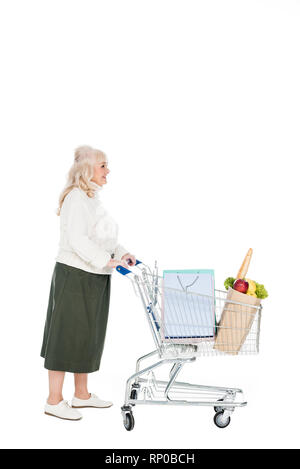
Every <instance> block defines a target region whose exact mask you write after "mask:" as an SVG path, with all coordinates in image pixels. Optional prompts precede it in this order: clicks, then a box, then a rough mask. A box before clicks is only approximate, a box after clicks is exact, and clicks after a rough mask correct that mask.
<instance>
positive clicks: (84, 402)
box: [72, 394, 113, 409]
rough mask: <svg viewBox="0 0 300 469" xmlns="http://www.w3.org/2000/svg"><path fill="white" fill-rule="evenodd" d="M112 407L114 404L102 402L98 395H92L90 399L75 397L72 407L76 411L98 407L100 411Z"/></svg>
mask: <svg viewBox="0 0 300 469" xmlns="http://www.w3.org/2000/svg"><path fill="white" fill-rule="evenodd" d="M112 405H113V403H112V402H110V401H102V400H101V399H99V397H98V396H96V394H91V397H90V398H89V399H78V398H77V397H75V396H74V397H73V399H72V407H73V408H75V409H84V408H85V407H97V408H99V409H104V408H106V407H111V406H112Z"/></svg>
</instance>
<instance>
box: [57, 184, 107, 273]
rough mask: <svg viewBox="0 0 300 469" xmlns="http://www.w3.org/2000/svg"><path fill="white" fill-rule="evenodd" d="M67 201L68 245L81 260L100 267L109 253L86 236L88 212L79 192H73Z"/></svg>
mask: <svg viewBox="0 0 300 469" xmlns="http://www.w3.org/2000/svg"><path fill="white" fill-rule="evenodd" d="M68 202H69V203H68V209H67V214H66V224H67V236H68V240H69V243H70V246H71V247H72V249H74V251H75V252H76V254H77V255H78V256H79V257H81V258H82V259H83V260H85V261H86V262H88V263H90V264H91V265H93V266H94V267H96V268H99V269H102V268H103V267H105V266H106V265H107V263H108V262H109V260H110V259H111V255H110V254H109V252H107V251H105V250H104V249H101V247H99V246H98V245H97V244H96V243H95V242H94V241H92V240H91V239H90V238H89V237H88V213H87V209H86V207H85V206H84V202H83V200H82V199H81V196H80V194H77V193H75V194H73V195H72V198H71V199H70V200H69V201H68Z"/></svg>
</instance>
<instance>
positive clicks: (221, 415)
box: [116, 261, 262, 431]
mask: <svg viewBox="0 0 300 469" xmlns="http://www.w3.org/2000/svg"><path fill="white" fill-rule="evenodd" d="M116 270H117V271H118V272H119V273H121V274H122V275H125V276H126V277H127V278H128V279H130V281H131V282H132V284H133V287H134V290H135V293H136V294H137V295H138V296H139V297H140V298H141V300H142V303H143V306H144V310H145V313H146V317H147V321H148V323H149V326H150V330H151V332H152V336H153V339H154V342H155V345H156V349H155V350H154V351H152V352H150V353H148V354H146V355H144V356H142V357H140V358H139V359H138V360H137V362H136V369H135V373H134V374H132V375H131V376H130V377H129V378H128V379H127V382H126V389H125V402H124V405H123V406H122V407H121V412H122V416H123V423H124V427H125V428H126V430H128V431H130V430H132V429H133V428H134V417H133V407H134V406H136V405H173V406H177V405H180V406H182V405H183V406H187V405H189V406H190V405H192V406H210V407H213V408H214V410H215V415H214V423H215V424H216V426H217V427H219V428H225V427H227V426H228V425H229V424H230V421H231V415H232V413H233V412H234V410H235V409H236V408H237V407H244V406H246V405H247V402H246V401H245V400H244V399H243V391H242V390H241V389H238V388H230V387H220V386H206V385H200V384H190V383H186V382H181V381H177V377H178V375H179V373H180V371H181V370H182V369H183V367H184V365H185V364H186V363H191V362H195V361H196V358H197V356H200V355H207V354H210V355H211V354H213V355H224V353H223V352H219V351H218V352H217V351H216V350H214V349H213V348H212V344H210V349H209V351H208V350H206V349H205V348H204V349H203V347H202V344H200V346H199V344H198V345H197V346H195V345H193V344H191V346H189V345H184V346H182V345H180V344H173V343H171V344H170V343H167V344H166V343H164V341H163V340H162V336H161V332H160V331H159V327H158V322H159V324H161V318H160V317H159V316H158V314H157V309H159V308H158V306H159V305H158V303H159V301H158V295H159V281H160V279H162V277H160V276H159V275H158V269H157V263H155V268H154V271H151V269H150V268H149V267H148V266H146V265H144V264H142V262H140V261H137V263H136V266H135V270H136V271H137V273H134V272H132V271H130V270H128V269H125V268H124V267H122V266H118V267H117V268H116ZM215 292H216V293H217V294H220V293H222V294H223V297H222V299H221V300H222V302H223V304H225V301H226V293H227V292H222V291H220V290H215ZM219 299H220V298H219ZM232 303H234V304H235V305H240V306H238V307H239V308H241V310H242V308H243V307H244V306H245V305H244V304H243V303H239V302H235V301H233V302H232ZM226 304H227V303H226ZM236 307H237V306H236ZM247 308H248V310H249V306H247ZM253 308H254V310H253V311H254V313H253V314H254V315H255V321H254V324H253V325H252V326H251V334H250V329H249V331H247V334H249V336H251V339H252V340H251V341H250V339H249V340H248V342H249V343H250V345H251V347H250V349H249V343H248V348H247V347H246V349H245V351H244V354H249V353H252V354H256V353H258V351H259V335H260V320H261V311H262V306H261V305H260V306H258V307H256V306H253ZM154 311H155V315H154V314H153V313H154ZM217 327H218V326H217ZM246 342H247V339H246ZM178 348H179V351H178ZM182 350H183V351H184V352H185V353H184V354H182V353H181V352H182ZM240 353H242V351H241V352H240ZM154 357H156V361H155V362H154V363H152V364H150V365H148V366H145V367H142V364H143V362H144V361H145V360H147V359H150V358H151V359H153V358H154ZM157 357H158V358H159V359H158V361H157ZM152 361H153V360H152ZM164 365H167V366H170V371H169V380H168V381H162V380H157V379H156V377H155V374H154V370H157V369H158V368H160V367H162V366H164ZM237 395H239V397H240V399H237Z"/></svg>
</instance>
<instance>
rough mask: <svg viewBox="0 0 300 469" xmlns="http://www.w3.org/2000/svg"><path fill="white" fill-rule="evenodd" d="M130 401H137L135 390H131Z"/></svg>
mask: <svg viewBox="0 0 300 469" xmlns="http://www.w3.org/2000/svg"><path fill="white" fill-rule="evenodd" d="M130 399H134V400H136V399H137V390H136V389H132V390H131V393H130Z"/></svg>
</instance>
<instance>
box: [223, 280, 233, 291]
mask: <svg viewBox="0 0 300 469" xmlns="http://www.w3.org/2000/svg"><path fill="white" fill-rule="evenodd" d="M234 282H235V278H233V277H228V278H227V279H226V280H225V282H224V287H225V288H226V290H228V288H229V287H230V288H232V287H233V284H234Z"/></svg>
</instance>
